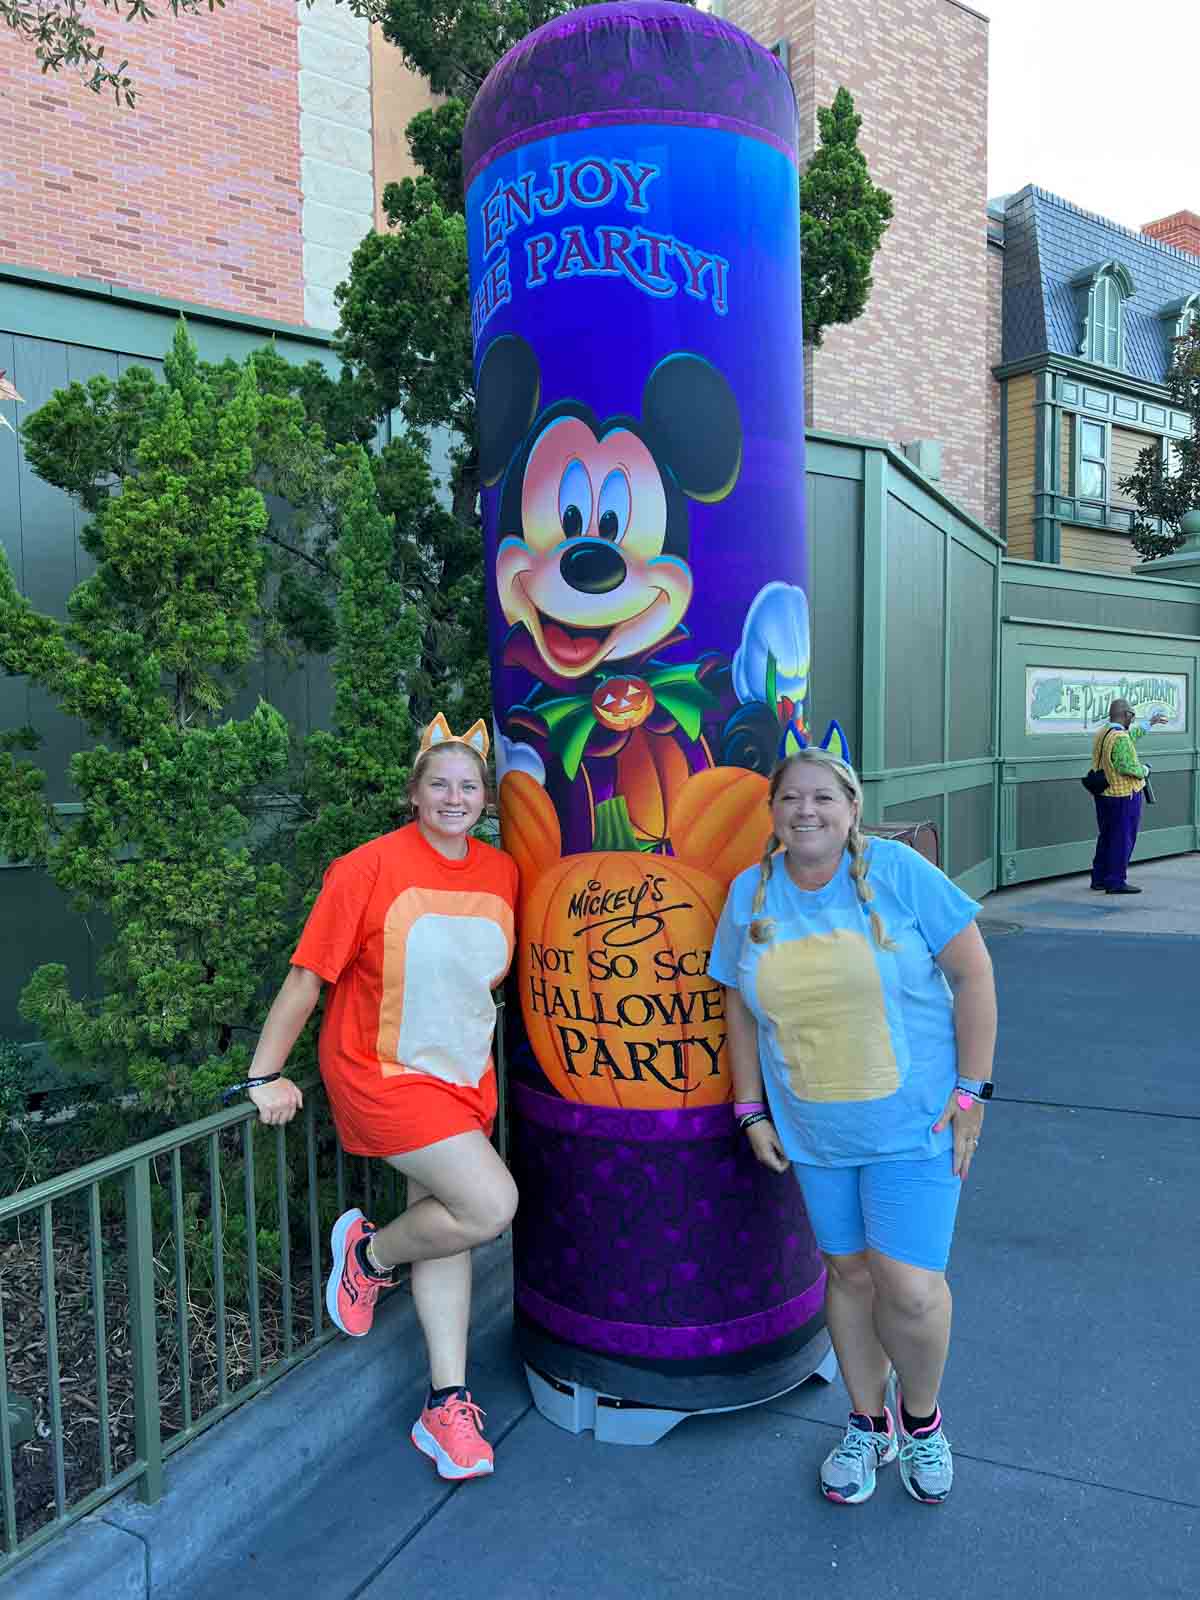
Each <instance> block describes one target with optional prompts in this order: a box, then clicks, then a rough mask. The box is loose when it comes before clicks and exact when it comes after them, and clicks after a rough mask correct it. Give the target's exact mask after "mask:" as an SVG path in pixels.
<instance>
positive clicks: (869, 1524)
mask: <svg viewBox="0 0 1200 1600" xmlns="http://www.w3.org/2000/svg"><path fill="white" fill-rule="evenodd" d="M1137 876H1138V880H1139V881H1140V882H1142V883H1144V884H1145V886H1146V889H1147V893H1146V894H1145V895H1144V896H1143V897H1142V898H1141V899H1139V900H1136V901H1135V900H1134V899H1133V898H1132V897H1130V898H1128V899H1123V900H1115V899H1111V898H1106V897H1104V896H1096V895H1090V894H1089V892H1088V890H1087V884H1086V879H1085V880H1075V879H1071V880H1059V881H1057V882H1053V883H1049V884H1040V885H1037V886H1034V887H1032V888H1024V889H1019V890H1011V891H1006V892H1004V893H1002V894H999V895H996V896H993V897H991V898H990V899H989V901H988V902H987V907H986V922H987V924H988V925H990V926H991V927H992V928H995V929H997V930H999V929H1008V930H1009V931H996V932H994V933H992V934H991V935H990V943H991V948H992V952H993V957H994V959H995V963H996V970H997V975H998V979H999V985H1000V993H1001V1014H1002V1032H1001V1042H1000V1050H999V1059H998V1064H997V1081H998V1084H999V1085H1000V1086H1001V1089H1002V1095H1003V1098H1002V1099H1001V1100H999V1101H998V1102H996V1103H994V1104H993V1106H992V1108H991V1109H990V1111H989V1114H988V1119H987V1132H986V1139H985V1142H984V1145H983V1148H982V1151H981V1155H980V1158H979V1160H978V1161H977V1163H976V1167H975V1170H974V1172H973V1173H972V1177H971V1181H970V1185H969V1192H968V1193H967V1194H966V1195H965V1196H964V1205H963V1210H962V1216H961V1223H960V1229H959V1237H958V1241H957V1245H956V1250H955V1257H954V1262H953V1269H952V1280H953V1286H954V1290H955V1294H956V1316H955V1335H954V1344H953V1349H952V1352H951V1362H950V1368H949V1371H948V1373H947V1378H946V1385H945V1390H944V1394H943V1400H944V1408H945V1412H946V1416H947V1421H948V1431H949V1432H950V1434H951V1437H952V1438H953V1440H954V1443H955V1454H956V1462H957V1471H958V1476H957V1482H956V1486H955V1490H954V1495H953V1498H952V1499H951V1501H950V1502H948V1504H947V1505H946V1506H944V1507H942V1508H941V1509H939V1510H932V1509H927V1508H924V1507H921V1506H918V1505H916V1504H915V1503H914V1502H913V1501H911V1500H910V1499H909V1498H908V1497H907V1496H906V1495H905V1494H904V1491H903V1489H902V1487H901V1485H900V1481H899V1478H898V1477H897V1475H896V1473H895V1472H894V1471H891V1472H889V1473H888V1474H885V1476H884V1478H883V1479H882V1481H881V1485H880V1489H879V1491H878V1493H877V1494H876V1497H875V1499H874V1500H873V1501H872V1502H871V1503H870V1504H868V1505H866V1506H863V1507H858V1508H849V1507H847V1508H836V1507H831V1506H828V1505H826V1504H825V1503H824V1502H823V1501H822V1500H821V1499H820V1497H819V1496H818V1494H817V1491H816V1486H815V1475H816V1468H817V1463H818V1462H819V1460H820V1459H821V1457H822V1456H823V1455H824V1453H825V1451H826V1450H827V1449H828V1448H829V1446H830V1444H831V1443H832V1441H833V1440H834V1438H835V1437H836V1435H837V1432H838V1430H839V1428H840V1426H841V1421H842V1418H843V1416H844V1413H845V1409H846V1399H845V1396H844V1393H843V1392H842V1391H841V1388H840V1385H837V1386H834V1387H833V1388H832V1389H827V1388H825V1387H823V1386H821V1385H819V1384H817V1383H811V1384H808V1385H805V1386H804V1388H802V1389H801V1390H799V1391H798V1392H796V1393H794V1394H793V1395H791V1396H789V1397H788V1398H786V1399H784V1400H782V1401H779V1402H776V1403H775V1404H772V1405H770V1406H767V1407H763V1408H761V1409H758V1410H754V1411H750V1412H744V1413H741V1414H737V1415H734V1416H726V1417H712V1418H696V1419H694V1420H692V1421H691V1422H688V1423H686V1424H684V1425H683V1426H682V1427H680V1428H679V1429H677V1430H676V1432H675V1433H673V1434H672V1435H670V1436H669V1437H668V1438H667V1439H666V1440H665V1441H664V1442H662V1443H661V1444H659V1445H657V1446H655V1447H654V1448H652V1449H648V1450H638V1449H628V1448H621V1447H618V1446H611V1445H609V1446H606V1445H598V1444H596V1443H595V1442H594V1441H593V1440H592V1439H591V1438H590V1437H589V1436H583V1437H580V1438H573V1437H571V1436H569V1435H567V1434H565V1433H562V1432H560V1431H559V1430H557V1429H555V1428H553V1427H551V1426H550V1425H549V1424H547V1423H546V1422H544V1421H543V1420H542V1418H541V1417H540V1416H539V1415H538V1414H537V1413H536V1412H535V1411H533V1410H532V1408H531V1407H530V1404H529V1399H528V1394H527V1391H526V1389H525V1386H524V1383H523V1381H522V1378H521V1374H520V1371H519V1370H518V1367H517V1364H516V1362H515V1360H514V1359H513V1357H512V1353H511V1345H510V1330H509V1327H508V1325H507V1319H506V1318H501V1319H500V1320H499V1321H498V1322H497V1323H495V1324H493V1326H492V1327H491V1328H490V1329H489V1330H488V1331H487V1332H486V1334H485V1335H484V1337H483V1338H482V1340H481V1341H480V1343H479V1346H478V1354H477V1359H476V1364H475V1368H474V1372H473V1382H474V1385H475V1388H476V1391H477V1393H478V1394H479V1395H480V1398H481V1399H484V1400H485V1401H486V1403H487V1405H488V1406H489V1409H490V1425H489V1431H490V1433H491V1435H492V1437H493V1438H494V1439H495V1440H496V1441H497V1445H498V1450H497V1461H498V1470H497V1474H496V1476H495V1477H494V1478H493V1479H491V1480H487V1481H483V1482H477V1483H468V1484H465V1485H462V1486H461V1487H458V1488H456V1489H451V1490H447V1489H446V1488H445V1487H444V1486H442V1485H440V1484H438V1483H437V1481H436V1480H435V1479H433V1478H432V1477H431V1476H430V1475H429V1473H428V1471H427V1467H426V1463H425V1462H424V1460H423V1459H422V1458H421V1457H419V1456H418V1455H417V1454H416V1452H415V1451H413V1450H412V1449H411V1447H410V1446H409V1445H408V1443H407V1441H406V1438H405V1434H406V1430H407V1424H408V1422H409V1420H410V1417H411V1414H412V1412H413V1409H414V1406H415V1405H416V1404H417V1401H418V1392H417V1391H416V1390H415V1389H414V1390H410V1391H409V1392H407V1393H405V1394H403V1395H398V1396H397V1397H396V1404H395V1405H394V1406H392V1407H385V1408H383V1409H382V1410H380V1411H378V1412H376V1413H375V1414H373V1415H369V1416H365V1417H363V1418H362V1429H361V1433H360V1434H359V1435H358V1436H356V1437H355V1438H353V1439H350V1438H347V1440H346V1445H345V1450H344V1452H343V1454H342V1455H341V1456H340V1457H338V1458H337V1459H336V1460H327V1461H325V1462H324V1463H322V1464H321V1470H320V1472H319V1473H317V1474H315V1475H314V1480H313V1485H312V1492H311V1494H310V1495H308V1497H307V1498H306V1499H305V1500H304V1501H303V1502H302V1503H300V1504H298V1505H293V1506H290V1507H288V1508H287V1509H286V1511H284V1512H283V1513H282V1514H280V1515H277V1516H275V1517H272V1516H271V1515H270V1512H269V1508H268V1507H265V1506H264V1517H263V1521H262V1524H261V1526H260V1528H259V1530H258V1531H257V1533H256V1535H255V1537H254V1539H253V1540H252V1541H251V1542H250V1543H249V1544H248V1545H247V1546H246V1547H245V1548H244V1549H240V1550H231V1551H229V1552H228V1553H227V1557H226V1559H225V1560H224V1561H223V1562H221V1563H219V1564H218V1565H217V1566H215V1567H213V1568H209V1569H207V1570H205V1571H204V1572H202V1573H198V1574H197V1577H196V1583H195V1586H194V1588H192V1589H190V1590H189V1591H188V1595H187V1600H207V1597H209V1596H218V1595H224V1594H230V1593H232V1594H241V1593H249V1592H250V1585H251V1584H252V1585H253V1592H254V1594H255V1595H256V1597H258V1600H275V1597H279V1600H284V1597H285V1596H286V1597H291V1596H292V1595H293V1594H294V1593H295V1592H296V1591H297V1590H301V1589H303V1590H307V1592H309V1593H316V1594H320V1595H321V1596H323V1597H327V1600H352V1597H353V1600H359V1597H363V1600H401V1597H405V1600H410V1597H424V1596H430V1597H433V1596H436V1597H438V1600H460V1597H461V1600H478V1597H479V1596H480V1595H484V1596H487V1597H488V1600H525V1597H529V1600H533V1597H537V1600H543V1597H551V1596H555V1597H557V1596H563V1597H566V1596H571V1597H574V1596H578V1595H586V1596H588V1597H589V1600H610V1597H611V1600H618V1597H620V1600H624V1597H627V1596H654V1597H656V1600H657V1597H660V1596H661V1597H668V1596H669V1597H675V1596H678V1597H680V1600H684V1597H686V1600H694V1597H695V1596H696V1595H713V1596H725V1595H728V1596H742V1595H745V1596H756V1597H763V1600H774V1597H776V1596H778V1597H780V1600H783V1597H785V1596H786V1597H788V1600H791V1597H793V1596H796V1595H803V1594H807V1593H813V1594H818V1595H820V1594H839V1595H844V1596H847V1597H851V1600H857V1597H859V1596H862V1597H863V1600H868V1597H869V1600H888V1597H895V1600H917V1597H922V1600H924V1597H925V1596H928V1595H930V1594H948V1595H958V1594H964V1595H968V1596H971V1597H972V1600H992V1597H996V1600H1001V1597H1004V1600H1039V1597H1041V1596H1046V1597H1047V1600H1049V1597H1051V1596H1053V1597H1054V1600H1094V1597H1095V1596H1097V1595H1105V1596H1114V1597H1117V1600H1126V1597H1128V1600H1152V1597H1153V1600H1158V1597H1167V1596H1178V1597H1180V1600H1182V1597H1184V1596H1187V1597H1189V1600H1194V1597H1195V1596H1196V1594H1197V1593H1198V1592H1200V1579H1198V1578H1197V1572H1198V1570H1200V1569H1198V1567H1197V1559H1198V1558H1197V1550H1198V1549H1200V1538H1198V1535H1200V1527H1198V1523H1200V1509H1198V1508H1200V1467H1198V1465H1197V1458H1198V1452H1197V1448H1196V1441H1195V1430H1194V1428H1193V1427H1192V1426H1191V1421H1190V1416H1189V1415H1188V1414H1187V1412H1186V1409H1185V1411H1184V1412H1183V1413H1181V1412H1180V1411H1179V1409H1178V1407H1179V1405H1180V1401H1181V1398H1182V1401H1183V1404H1184V1406H1185V1408H1186V1407H1187V1406H1188V1405H1190V1391H1191V1383H1192V1381H1194V1378H1195V1373H1196V1351H1197V1342H1196V1328H1197V1326H1198V1325H1200V1273H1198V1272H1197V1270H1196V1238H1197V1227H1196V1224H1197V1199H1196V1197H1197V1193H1198V1192H1200V1140H1198V1138H1197V1134H1198V1131H1200V1130H1198V1126H1197V1124H1198V1121H1200V1081H1198V1080H1200V1074H1198V1073H1197V1070H1196V1069H1197V1045H1196V1037H1195V1034H1196V1026H1197V1022H1198V1021H1200V1010H1198V1008H1197V1003H1196V993H1197V989H1198V987H1200V938H1196V937H1187V936H1186V935H1189V934H1190V935H1195V934H1197V933H1198V932H1200V857H1190V858H1184V859H1180V860H1175V861H1164V862H1157V863H1154V864H1153V865H1150V866H1147V867H1143V868H1141V869H1140V870H1139V871H1138V874H1137ZM1018 930H1019V931H1018ZM1181 934H1182V935H1184V936H1183V937H1181ZM1185 1419H1186V1420H1185ZM181 1600H182V1597H181Z"/></svg>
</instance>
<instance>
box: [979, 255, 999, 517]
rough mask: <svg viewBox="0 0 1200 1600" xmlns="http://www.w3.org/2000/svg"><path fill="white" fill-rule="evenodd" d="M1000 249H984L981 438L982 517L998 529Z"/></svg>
mask: <svg viewBox="0 0 1200 1600" xmlns="http://www.w3.org/2000/svg"><path fill="white" fill-rule="evenodd" d="M1003 299H1004V251H1003V250H1002V249H1000V248H999V247H998V246H996V245H989V246H988V252H987V371H986V376H985V382H986V388H987V437H986V439H985V441H984V490H983V521H984V525H985V526H986V527H989V528H991V530H992V531H993V533H999V532H1000V500H1001V495H1002V493H1003V487H1002V485H1001V482H1000V477H1001V465H1002V463H1001V460H1000V410H1001V402H1002V399H1003V391H1002V390H1001V387H1000V385H999V383H998V382H997V381H996V379H995V378H993V376H992V372H993V370H994V369H995V368H996V367H998V366H999V365H1000V357H1001V354H1002V353H1003Z"/></svg>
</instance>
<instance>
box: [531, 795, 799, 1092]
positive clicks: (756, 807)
mask: <svg viewBox="0 0 1200 1600" xmlns="http://www.w3.org/2000/svg"><path fill="white" fill-rule="evenodd" d="M701 779H703V780H705V782H704V783H703V785H702V787H701V788H700V789H697V790H696V792H695V794H694V795H693V794H692V793H691V791H692V787H693V785H696V784H697V783H699V782H700V780H701ZM747 779H750V780H753V786H752V787H751V788H747V787H746V780H747ZM765 794H766V783H765V780H764V779H761V778H755V775H754V774H752V773H746V772H742V771H740V770H734V769H729V768H724V769H721V768H718V769H714V770H712V771H710V772H706V773H701V774H697V775H696V776H695V777H693V778H691V779H689V780H687V781H686V782H685V783H684V784H683V785H682V787H681V789H680V801H681V805H682V810H681V813H680V818H681V825H680V831H681V834H682V835H684V836H688V837H691V838H692V839H694V840H695V842H696V845H697V849H696V850H695V852H693V851H692V850H690V849H685V850H684V851H682V852H681V853H680V854H679V855H676V856H670V857H665V856H660V855H651V854H647V853H644V852H640V851H638V850H637V849H636V848H633V846H632V843H631V841H632V838H633V833H632V828H631V826H630V823H629V819H628V813H627V811H626V809H625V803H624V800H623V799H621V798H618V799H616V800H614V801H610V802H608V805H607V806H606V808H605V815H604V817H603V818H601V819H598V832H599V833H601V834H603V836H604V837H605V839H606V841H608V840H611V842H612V847H611V848H606V849H599V850H593V851H588V852H584V853H579V854H575V855H568V856H561V855H560V850H561V831H560V827H559V821H558V817H557V814H556V813H555V810H554V806H553V804H552V803H551V801H550V798H549V796H548V795H547V794H546V792H545V790H544V789H543V788H542V787H541V785H540V784H539V783H538V782H537V781H536V780H535V779H534V778H532V777H530V776H529V775H528V774H527V773H523V772H510V773H507V774H506V775H505V777H504V779H503V781H502V783H501V785H500V814H501V825H502V828H503V837H504V844H505V848H506V849H507V850H508V851H509V852H510V853H511V854H512V855H513V857H514V858H515V860H516V861H517V864H518V867H519V868H520V872H521V882H522V893H521V917H520V937H519V941H518V954H517V974H518V981H519V983H520V988H521V1007H522V1014H523V1016H524V1020H525V1029H526V1033H527V1034H528V1036H529V1042H530V1044H531V1045H532V1047H533V1050H534V1053H535V1055H536V1057H537V1060H538V1064H539V1065H540V1067H541V1068H542V1071H543V1072H544V1073H545V1074H546V1077H547V1078H548V1079H549V1080H550V1082H551V1083H552V1084H553V1085H554V1087H555V1088H556V1089H557V1090H558V1092H559V1093H560V1094H561V1095H562V1096H563V1097H564V1098H565V1099H569V1100H577V1101H579V1102H581V1103H582V1104H585V1105H596V1106H615V1107H620V1108H622V1109H625V1110H654V1111H664V1110H671V1109H681V1108H684V1107H695V1106H704V1105H718V1104H721V1103H722V1102H724V1101H727V1100H729V1099H731V1097H732V1087H731V1080H730V1076H729V1065H728V1056H727V1051H726V1033H727V1029H726V1024H725V1013H724V993H723V990H722V988H721V986H720V985H719V984H717V983H715V982H714V981H713V980H712V979H711V978H709V976H708V957H709V954H710V952H711V950H712V942H713V936H714V934H715V932H716V926H717V920H718V918H719V917H720V914H721V908H722V906H723V905H724V901H725V893H726V889H727V887H728V882H729V877H728V876H726V875H725V874H724V869H725V867H726V865H727V864H728V863H730V862H735V861H736V862H737V865H736V866H735V867H734V870H735V871H740V870H741V866H742V865H748V864H749V862H750V861H752V860H756V859H757V858H758V856H759V854H761V851H762V846H763V841H764V838H765V836H766V832H767V830H768V828H769V823H768V821H767V818H766V814H765V810H764V807H763V800H764V798H765ZM718 837H719V838H720V846H721V847H720V850H719V851H718V852H717V859H718V860H719V862H720V866H721V870H720V871H717V872H714V871H713V870H712V869H711V867H710V865H709V861H708V857H707V856H706V855H705V854H703V853H701V852H705V851H708V852H709V853H710V854H711V852H712V848H713V846H714V843H715V841H716V840H717V838H718ZM702 863H703V864H702Z"/></svg>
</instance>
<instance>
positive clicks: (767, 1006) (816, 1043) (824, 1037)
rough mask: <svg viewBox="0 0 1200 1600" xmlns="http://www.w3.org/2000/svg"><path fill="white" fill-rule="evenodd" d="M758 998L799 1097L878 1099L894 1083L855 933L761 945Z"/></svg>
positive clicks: (869, 970) (869, 958) (871, 975)
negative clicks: (762, 952) (763, 950)
mask: <svg viewBox="0 0 1200 1600" xmlns="http://www.w3.org/2000/svg"><path fill="white" fill-rule="evenodd" d="M755 982H756V985H757V991H758V1000H759V1004H760V1005H761V1007H762V1009H763V1011H764V1012H765V1013H766V1015H767V1016H768V1017H769V1018H770V1020H771V1023H772V1025H773V1026H774V1030H775V1036H776V1042H777V1046H778V1049H779V1053H780V1055H781V1056H782V1058H783V1061H784V1062H785V1064H786V1066H787V1070H788V1080H789V1084H790V1087H791V1091H792V1093H793V1094H794V1095H796V1096H797V1098H798V1099H800V1100H882V1099H885V1098H886V1097H887V1096H888V1095H891V1094H895V1092H896V1090H897V1089H898V1088H899V1087H900V1073H899V1069H898V1067H897V1065H896V1055H895V1051H894V1050H893V1049H892V1035H891V1030H890V1028H889V1027H888V1019H887V1010H886V1007H885V1004H884V996H883V984H882V982H881V980H880V976H879V967H878V965H877V963H876V960H875V953H874V951H873V949H872V948H871V945H870V943H869V941H868V940H867V939H866V938H864V936H863V935H862V934H861V933H855V932H851V931H849V930H848V929H845V928H835V929H833V930H832V932H830V933H813V934H808V935H807V936H806V937H804V938H801V939H789V940H785V941H783V942H780V943H778V944H775V945H773V946H772V947H771V948H770V949H769V950H767V951H765V952H764V954H763V956H762V959H761V960H760V961H759V963H758V969H757V972H756V973H755Z"/></svg>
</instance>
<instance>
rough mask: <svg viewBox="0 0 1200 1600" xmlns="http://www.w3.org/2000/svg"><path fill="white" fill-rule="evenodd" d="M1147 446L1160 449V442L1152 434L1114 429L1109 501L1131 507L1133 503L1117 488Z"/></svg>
mask: <svg viewBox="0 0 1200 1600" xmlns="http://www.w3.org/2000/svg"><path fill="white" fill-rule="evenodd" d="M1148 444H1155V445H1157V446H1158V448H1159V450H1160V451H1161V449H1162V441H1161V439H1158V438H1157V437H1156V435H1154V434H1152V433H1135V432H1134V430H1133V429H1132V428H1114V429H1113V431H1112V444H1111V446H1110V451H1111V461H1112V492H1111V499H1112V500H1113V501H1114V502H1115V503H1116V504H1117V505H1125V506H1127V505H1132V504H1133V502H1132V500H1131V499H1130V497H1129V496H1128V495H1127V494H1122V492H1121V489H1120V487H1119V485H1120V482H1121V479H1122V478H1127V477H1128V476H1129V474H1130V473H1131V472H1132V471H1133V470H1134V468H1135V467H1136V466H1137V462H1138V456H1140V455H1141V453H1142V451H1143V450H1144V449H1145V448H1146V446H1147V445H1148Z"/></svg>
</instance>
